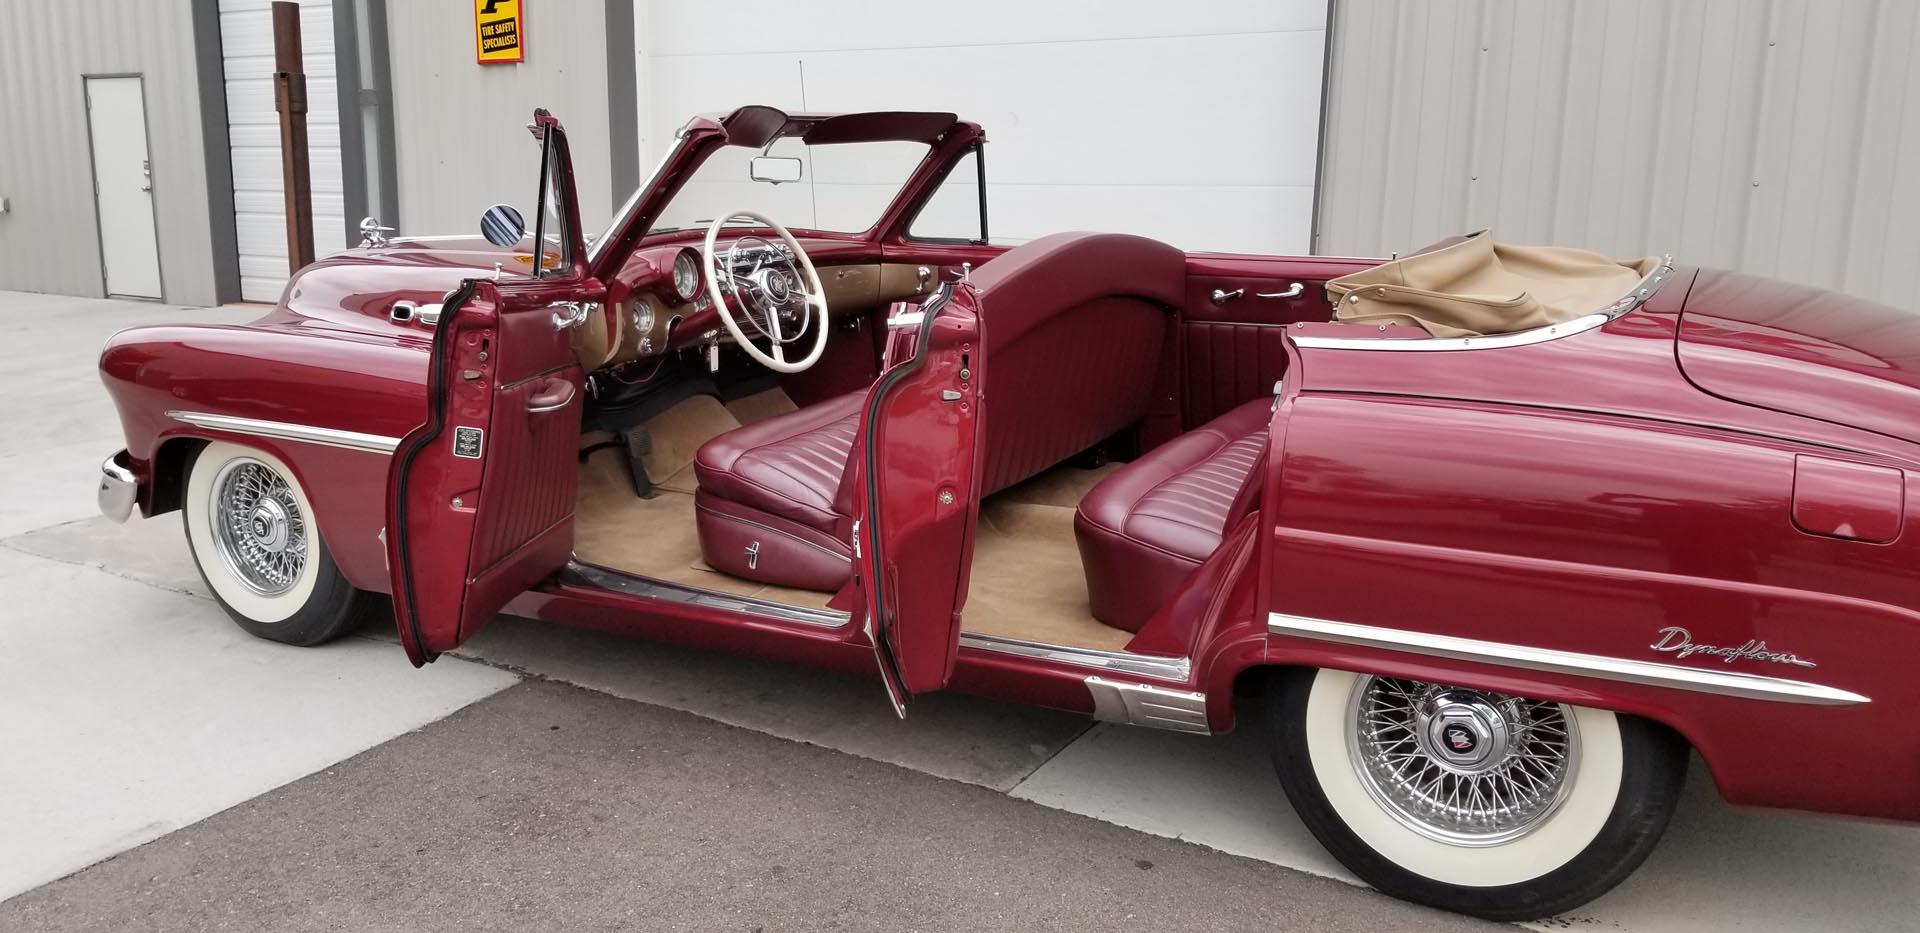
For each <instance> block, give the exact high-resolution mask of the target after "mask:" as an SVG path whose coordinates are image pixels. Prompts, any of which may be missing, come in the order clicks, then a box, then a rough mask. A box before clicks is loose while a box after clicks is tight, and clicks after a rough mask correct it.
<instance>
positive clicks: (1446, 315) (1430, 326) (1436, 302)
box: [1327, 230, 1660, 337]
mask: <svg viewBox="0 0 1920 933" xmlns="http://www.w3.org/2000/svg"><path fill="white" fill-rule="evenodd" d="M1659 265H1660V259H1659V258H1658V257H1653V256H1649V257H1647V258H1645V259H1636V260H1632V261H1630V262H1622V261H1620V260H1616V259H1610V258H1608V257H1606V256H1602V255H1601V254H1599V253H1595V252H1590V251H1588V250H1584V249H1569V248H1567V247H1563V246H1511V245H1508V244H1505V243H1495V242H1494V240H1493V235H1492V233H1490V232H1489V231H1486V230H1481V231H1479V232H1478V233H1472V234H1468V235H1467V236H1466V237H1465V238H1464V239H1462V240H1460V241H1458V242H1452V243H1447V244H1445V245H1442V246H1438V247H1435V248H1430V249H1428V250H1425V251H1422V252H1419V253H1415V254H1413V255H1411V256H1408V257H1406V258H1404V259H1396V260H1394V261H1392V262H1387V263H1382V264H1381V265H1378V266H1374V267H1373V268H1371V269H1367V270H1365V271H1362V272H1355V273H1353V274H1352V275H1344V276H1341V277H1340V278H1337V279H1334V280H1333V281H1330V282H1328V283H1327V299H1328V300H1329V301H1331V302H1333V304H1334V314H1333V319H1334V320H1335V321H1337V322H1339V323H1342V324H1399V325H1407V326H1412V327H1419V328H1421V329H1423V330H1425V331H1426V332H1427V333H1429V334H1431V335H1433V336H1435V337H1479V336H1483V335H1487V334H1508V333H1514V332H1516V331H1523V330H1532V329H1533V328H1536V327H1544V326H1546V325H1549V324H1558V323H1561V322H1563V321H1570V320H1572V319H1574V318H1577V317H1581V316H1583V315H1587V314H1592V313H1594V312H1596V311H1600V310H1603V309H1605V308H1606V307H1608V306H1609V305H1612V304H1613V303H1614V302H1616V301H1618V300H1620V299H1621V298H1622V297H1624V296H1626V295H1627V294H1628V293H1629V292H1632V291H1633V290H1634V288H1636V287H1637V286H1638V285H1639V284H1640V281H1641V280H1642V279H1644V278H1646V277H1647V276H1648V275H1649V274H1651V273H1652V272H1653V271H1654V270H1655V269H1656V268H1658V267H1659Z"/></svg>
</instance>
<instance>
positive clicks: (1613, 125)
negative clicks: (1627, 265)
mask: <svg viewBox="0 0 1920 933" xmlns="http://www.w3.org/2000/svg"><path fill="white" fill-rule="evenodd" d="M1917 48H1920V4H1913V3H1910V2H1906V0H1882V2H1872V0H1826V2H1816V0H1767V2H1748V0H1706V2H1695V0H1606V2H1599V0H1590V2H1525V0H1337V2H1336V3H1335V13H1334V24H1333V40H1332V51H1331V56H1332V61H1331V64H1330V68H1329V72H1330V74H1329V78H1330V80H1329V84H1328V101H1327V113H1326V122H1327V126H1326V148H1325V153H1324V157H1323V158H1324V161H1323V167H1322V174H1321V185H1322V188H1321V202H1320V215H1319V224H1318V230H1317V240H1316V251H1317V252H1321V253H1328V254H1349V255H1351V254H1358V255H1385V254H1386V253H1388V252H1391V251H1395V250H1399V251H1406V250H1410V249H1413V248H1416V247H1418V246H1420V245H1422V244H1425V243H1428V242H1431V241H1433V240H1436V239H1439V238H1440V237H1443V236H1446V235H1449V234H1452V233H1457V232H1460V231H1463V230H1470V229H1476V228H1479V227H1492V228H1493V229H1494V231H1495V233H1496V234H1497V235H1498V236H1500V237H1501V238H1502V239H1505V240H1511V241H1520V242H1534V243H1553V244H1561V245H1568V246H1585V247H1589V248H1593V249H1598V250H1601V251H1604V252H1608V253H1612V254H1615V255H1622V256H1626V255H1645V254H1650V253H1657V252H1663V251H1666V250H1672V251H1673V252H1674V253H1675V255H1676V256H1677V257H1678V258H1679V259H1681V260H1682V261H1684V262H1689V263H1697V264H1701V265H1711V266H1723V267H1729V268H1735V269H1742V270H1746V271H1751V272H1756V273H1760V274H1764V275H1771V276H1777V277H1779V278H1783V279H1789V280H1793V281H1799V282H1807V283H1810V284H1814V285H1819V286H1823V287H1828V288H1837V289H1841V290H1844V291H1848V292H1851V293H1854V294H1858V295H1863V296H1867V297H1870V298H1876V299H1878V300H1881V301H1885V302H1888V303H1891V304H1894V305H1898V306H1902V307H1908V308H1916V309H1920V64H1916V63H1915V62H1914V60H1913V59H1914V52H1915V50H1916V49H1917Z"/></svg>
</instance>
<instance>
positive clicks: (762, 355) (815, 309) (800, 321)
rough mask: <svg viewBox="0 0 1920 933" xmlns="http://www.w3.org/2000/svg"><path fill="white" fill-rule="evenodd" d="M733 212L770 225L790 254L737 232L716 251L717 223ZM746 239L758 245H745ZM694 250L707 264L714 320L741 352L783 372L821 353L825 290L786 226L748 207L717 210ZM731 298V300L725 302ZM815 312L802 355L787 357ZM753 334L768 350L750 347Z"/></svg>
mask: <svg viewBox="0 0 1920 933" xmlns="http://www.w3.org/2000/svg"><path fill="white" fill-rule="evenodd" d="M737 217H744V218H746V219H748V220H751V221H754V222H756V223H758V224H759V225H760V226H762V227H765V228H767V229H769V230H772V231H773V232H774V233H775V234H777V235H779V238H780V241H781V242H782V243H784V244H786V248H787V250H788V251H790V254H788V255H782V254H781V251H780V250H778V249H777V248H775V247H774V245H773V244H772V243H770V242H768V241H767V240H766V239H765V238H764V237H758V236H743V237H741V238H739V239H738V240H735V241H734V242H733V245H732V246H731V247H729V248H728V249H727V251H726V253H725V254H724V255H720V254H716V253H715V249H716V246H715V243H716V242H717V241H718V240H719V237H720V228H721V227H724V226H726V224H727V221H729V220H733V219H734V218H737ZM750 243H758V244H759V245H758V246H750V245H748V244H750ZM700 255H701V258H703V259H705V260H706V263H707V281H708V282H710V283H712V284H711V286H710V287H709V288H708V289H707V292H708V293H709V294H711V295H712V296H713V307H714V310H716V311H718V312H720V323H722V324H725V325H726V326H727V333H729V334H732V335H733V339H734V342H735V343H737V344H739V346H740V349H742V350H745V351H747V355H748V356H751V357H753V358H754V359H756V360H759V361H760V362H761V363H762V364H764V365H765V366H766V367H767V368H769V369H773V370H777V371H779V372H783V373H797V372H799V371H801V370H803V369H806V368H807V367H809V366H812V365H813V364H814V363H815V362H817V361H818V360H819V359H820V354H821V352H823V351H824V350H826V348H827V324H828V318H827V293H826V290H825V289H823V288H821V287H820V274H819V273H817V272H815V271H814V270H813V260H811V259H808V258H807V251H806V250H803V249H801V248H800V242H799V241H798V240H795V239H794V238H793V234H791V233H788V232H787V228H785V227H782V226H780V225H779V224H777V223H775V222H774V220H773V218H771V217H768V216H766V215H764V214H760V213H756V212H754V211H733V212H732V213H728V214H722V215H720V216H719V217H715V218H714V219H713V223H711V224H708V225H707V239H706V241H705V242H704V243H703V244H701V248H700ZM729 295H731V296H732V297H731V298H730V297H728V296H729ZM735 301H737V302H738V304H737V305H730V304H729V302H735ZM816 314H817V315H818V317H819V319H820V320H819V326H818V327H814V328H813V331H814V338H813V346H812V347H810V348H808V349H807V354H806V356H804V357H802V358H800V359H795V360H789V359H787V347H788V346H789V345H791V344H792V343H793V342H794V341H796V340H798V339H800V338H801V337H802V336H804V335H805V334H806V332H807V328H808V326H809V325H810V324H812V323H814V320H813V319H814V317H815V315H816ZM743 317H744V318H745V319H746V322H747V324H749V325H750V326H751V327H752V328H753V330H752V332H749V331H748V330H746V329H745V328H742V327H741V326H740V320H741V318H743ZM755 337H763V338H766V340H767V341H768V350H761V349H760V348H759V347H757V346H754V344H753V340H754V338H755ZM769 350H770V351H771V352H768V351H769Z"/></svg>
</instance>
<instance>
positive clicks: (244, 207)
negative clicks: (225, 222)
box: [220, 0, 347, 301]
mask: <svg viewBox="0 0 1920 933" xmlns="http://www.w3.org/2000/svg"><path fill="white" fill-rule="evenodd" d="M300 42H301V45H302V47H303V49H304V53H305V60H304V63H303V64H304V67H305V69H306V72H307V159H308V162H309V164H310V166H311V172H312V179H313V181H312V191H313V229H314V238H313V244H314V255H315V258H318V257H320V256H326V255H329V254H331V253H337V252H339V251H340V250H343V249H345V248H346V247H347V242H346V235H347V234H346V218H345V216H344V214H345V212H346V204H345V200H344V196H343V191H342V187H341V181H340V179H341V175H340V98H339V94H338V92H337V91H336V90H335V87H334V71H333V5H332V3H331V0H302V5H301V7H300ZM220 50H221V55H222V57H223V58H224V59H225V63H226V78H227V138H228V142H229V144H230V145H231V146H232V152H233V210H234V228H235V233H237V234H238V239H239V246H240V294H241V297H243V298H245V299H246V300H248V301H278V300H279V299H280V291H281V289H282V288H283V287H284V286H285V285H286V282H287V211H286V200H285V198H286V193H285V189H284V188H282V186H281V183H280V115H279V114H278V113H276V112H275V111H274V99H273V14H272V12H271V7H270V5H269V0H220Z"/></svg>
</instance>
